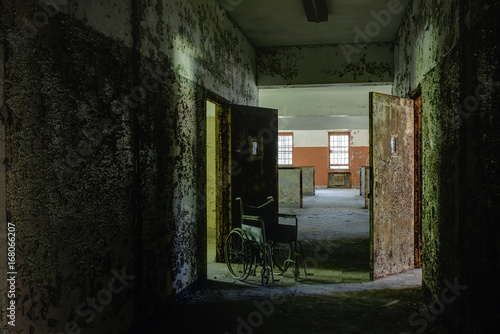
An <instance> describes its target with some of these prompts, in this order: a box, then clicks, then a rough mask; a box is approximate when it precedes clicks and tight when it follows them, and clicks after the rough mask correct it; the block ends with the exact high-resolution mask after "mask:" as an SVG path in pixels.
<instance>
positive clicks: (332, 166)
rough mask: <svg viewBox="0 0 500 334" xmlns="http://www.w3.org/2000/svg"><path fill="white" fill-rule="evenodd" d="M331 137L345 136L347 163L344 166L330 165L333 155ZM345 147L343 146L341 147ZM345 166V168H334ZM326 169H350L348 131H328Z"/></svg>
mask: <svg viewBox="0 0 500 334" xmlns="http://www.w3.org/2000/svg"><path fill="white" fill-rule="evenodd" d="M332 136H347V163H346V164H332V159H333V157H332V154H334V152H332V151H333V149H332V145H331V144H332V141H331V137H332ZM341 147H345V146H341ZM335 166H337V167H343V166H347V168H335ZM328 169H329V170H332V171H346V170H350V169H351V132H350V131H339V132H337V131H335V132H334V131H330V132H328Z"/></svg>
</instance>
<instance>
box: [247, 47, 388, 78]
mask: <svg viewBox="0 0 500 334" xmlns="http://www.w3.org/2000/svg"><path fill="white" fill-rule="evenodd" d="M352 50H355V51H354V52H352ZM392 65H393V50H392V46H391V44H390V43H371V44H367V45H358V44H352V45H350V44H335V45H312V46H287V47H268V48H259V49H257V69H258V72H257V83H258V85H259V86H282V85H306V84H314V85H318V84H335V83H368V82H391V81H392V79H393V76H392V73H393V72H392V69H393V66H392Z"/></svg>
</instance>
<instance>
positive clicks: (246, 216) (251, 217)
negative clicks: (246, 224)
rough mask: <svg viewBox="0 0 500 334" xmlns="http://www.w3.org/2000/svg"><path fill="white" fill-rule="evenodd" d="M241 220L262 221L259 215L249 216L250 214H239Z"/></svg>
mask: <svg viewBox="0 0 500 334" xmlns="http://www.w3.org/2000/svg"><path fill="white" fill-rule="evenodd" d="M241 220H250V221H257V222H260V221H262V218H261V217H260V216H250V215H241Z"/></svg>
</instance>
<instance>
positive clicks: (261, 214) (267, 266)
mask: <svg viewBox="0 0 500 334" xmlns="http://www.w3.org/2000/svg"><path fill="white" fill-rule="evenodd" d="M236 200H237V201H239V202H240V223H241V227H238V228H234V229H232V230H231V232H229V234H228V236H227V238H226V243H225V245H224V257H225V262H226V265H227V267H228V269H229V272H230V273H231V275H232V276H233V277H234V278H236V279H238V280H241V281H244V280H245V279H247V278H248V276H249V275H253V276H256V275H257V268H258V267H261V270H260V275H261V283H262V285H263V286H266V285H268V284H269V281H271V283H274V282H275V281H278V280H276V279H275V277H274V268H275V267H276V269H277V270H278V271H279V273H280V274H284V273H285V272H286V271H287V270H288V268H290V267H293V273H294V278H295V280H296V281H297V280H298V278H299V275H300V269H299V262H298V257H301V258H302V265H303V267H304V274H305V277H307V275H308V274H307V270H306V266H305V263H304V253H303V249H302V243H301V242H300V241H299V240H297V231H298V220H297V216H296V215H293V214H282V213H278V214H277V215H278V219H279V218H285V219H292V220H294V222H295V224H294V225H286V224H279V222H278V224H276V217H275V215H276V213H275V210H274V203H273V202H274V198H273V197H272V196H270V197H268V198H267V201H266V202H265V203H264V204H262V205H259V206H251V205H248V204H245V203H243V200H242V199H241V198H240V197H238V198H236ZM299 247H300V248H299Z"/></svg>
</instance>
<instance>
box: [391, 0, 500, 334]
mask: <svg viewBox="0 0 500 334" xmlns="http://www.w3.org/2000/svg"><path fill="white" fill-rule="evenodd" d="M499 16H500V5H499V3H498V2H497V1H487V0H484V1H456V0H447V1H440V3H439V6H436V4H434V3H430V2H428V1H421V0H414V1H413V3H412V4H411V5H410V7H409V9H408V12H407V15H406V18H405V20H404V21H403V24H402V26H401V29H400V32H399V35H398V37H397V39H396V43H395V69H394V71H395V79H394V95H400V96H410V95H411V94H412V93H413V92H414V91H416V90H417V89H421V93H422V103H423V106H422V113H423V115H422V159H423V162H422V173H423V222H422V230H423V231H422V232H423V283H424V286H426V288H427V289H428V290H429V291H430V293H431V294H432V295H433V296H434V297H435V298H438V299H439V298H440V296H441V293H442V291H444V289H445V288H447V287H448V285H447V284H446V283H445V282H446V281H448V282H451V284H454V282H458V283H459V284H460V285H461V286H462V287H463V286H467V288H465V290H460V291H459V294H460V295H459V296H458V297H457V299H456V300H455V301H454V302H452V303H447V304H446V305H445V310H444V316H445V318H446V320H447V322H448V323H449V324H450V325H451V326H452V327H453V329H454V331H455V332H459V333H470V332H491V331H493V330H494V329H496V328H498V314H499V313H500V309H499V306H498V299H499V298H500V295H499V292H498V289H496V288H495V287H496V285H497V281H498V276H496V275H495V274H494V272H495V271H498V269H499V268H500V260H499V259H500V254H499V251H498V249H500V246H499V243H500V238H498V235H499V234H500V229H499V226H498V224H496V223H493V222H496V221H498V219H497V215H498V214H497V208H498V203H500V197H499V195H498V194H499V193H500V189H499V186H498V180H497V178H496V177H495V176H494V175H495V172H494V170H497V169H498V164H499V161H498V160H499V159H498V155H497V154H496V153H494V152H498V151H499V149H500V138H499V132H498V128H499V127H500V123H499V121H500V117H498V114H499V105H500V101H499V97H500V84H499V82H500V64H499V60H498V59H500V54H499V52H500V51H499V50H500V48H499V45H498V34H499V33H500V27H499V23H498V17H499ZM455 280H456V281H455Z"/></svg>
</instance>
